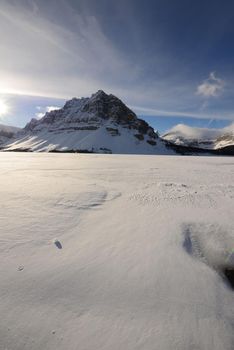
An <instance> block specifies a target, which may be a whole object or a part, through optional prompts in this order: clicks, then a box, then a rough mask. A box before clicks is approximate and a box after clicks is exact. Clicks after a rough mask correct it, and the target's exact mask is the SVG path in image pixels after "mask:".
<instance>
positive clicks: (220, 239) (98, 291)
mask: <svg viewBox="0 0 234 350" xmlns="http://www.w3.org/2000/svg"><path fill="white" fill-rule="evenodd" d="M0 164H1V166H0V181H1V182H0V183H1V186H0V198H1V201H0V205H1V210H0V315H1V317H0V349H1V350H4V349H7V350H42V349H43V350H65V349H66V350H110V349H112V350H120V349H121V350H137V349H139V350H142V349H144V350H155V349H157V350H221V349H222V350H233V344H234V337H233V334H234V327H233V325H234V291H233V289H232V288H231V285H230V283H229V282H228V280H227V279H226V278H225V275H224V271H225V270H229V271H232V269H233V267H234V209H233V208H234V159H233V158H228V157H226V158H225V157H223V158H221V157H219V158H218V157H181V156H178V157H177V156H126V155H122V156H120V155H119V156H118V155H94V154H92V155H79V154H45V153H43V154H35V153H34V154H31V153H0Z"/></svg>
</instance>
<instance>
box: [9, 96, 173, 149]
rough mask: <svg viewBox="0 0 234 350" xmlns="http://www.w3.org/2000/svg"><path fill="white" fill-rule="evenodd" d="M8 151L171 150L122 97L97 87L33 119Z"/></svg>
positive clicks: (10, 144) (10, 145)
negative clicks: (94, 90) (89, 92)
mask: <svg viewBox="0 0 234 350" xmlns="http://www.w3.org/2000/svg"><path fill="white" fill-rule="evenodd" d="M5 149H6V150H24V151H45V152H51V151H58V152H59V151H60V152H66V151H70V152H95V153H135V154H138V153H139V154H156V153H160V154H161V153H168V152H169V150H168V149H167V148H166V147H165V145H164V143H163V141H162V140H161V139H160V138H159V137H158V135H157V134H156V133H155V131H154V129H153V128H152V127H150V126H149V124H148V123H146V122H145V121H144V120H141V119H139V118H137V116H136V114H135V113H134V112H133V111H132V110H131V109H129V108H128V107H127V106H126V105H125V104H124V103H123V102H122V101H121V100H120V99H119V98H117V97H116V96H114V95H112V94H110V95H108V94H106V93H105V92H104V91H102V90H98V91H97V92H96V93H95V94H93V95H92V96H91V97H90V98H84V97H82V98H73V99H71V100H69V101H67V102H66V103H65V105H64V107H63V108H61V109H58V110H53V111H51V112H47V113H46V114H45V115H44V117H43V118H41V119H39V120H38V119H35V118H33V119H32V120H31V121H30V122H29V123H28V124H27V125H26V126H25V128H24V129H23V131H22V132H21V133H20V134H18V136H17V139H16V140H14V142H11V143H8V144H7V145H6V148H5Z"/></svg>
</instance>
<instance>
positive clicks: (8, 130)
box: [0, 124, 21, 146]
mask: <svg viewBox="0 0 234 350" xmlns="http://www.w3.org/2000/svg"><path fill="white" fill-rule="evenodd" d="M20 130H21V129H20V128H17V127H15V126H9V125H3V124H0V146H1V145H2V144H4V143H6V142H7V141H9V140H10V139H12V138H13V137H14V136H15V134H16V133H17V132H19V131H20Z"/></svg>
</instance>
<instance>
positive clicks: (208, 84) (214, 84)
mask: <svg viewBox="0 0 234 350" xmlns="http://www.w3.org/2000/svg"><path fill="white" fill-rule="evenodd" d="M223 89H224V81H223V80H222V79H220V78H218V77H216V75H215V72H211V73H210V75H209V78H208V79H206V80H204V81H203V83H202V84H200V85H199V86H198V87H197V95H201V96H203V97H205V98H209V97H217V96H219V95H220V94H221V93H222V92H223Z"/></svg>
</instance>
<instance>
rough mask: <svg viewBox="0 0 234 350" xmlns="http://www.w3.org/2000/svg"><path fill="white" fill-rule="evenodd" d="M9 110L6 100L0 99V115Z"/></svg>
mask: <svg viewBox="0 0 234 350" xmlns="http://www.w3.org/2000/svg"><path fill="white" fill-rule="evenodd" d="M7 112H8V106H7V104H6V102H5V101H3V100H0V115H2V114H6V113H7Z"/></svg>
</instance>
